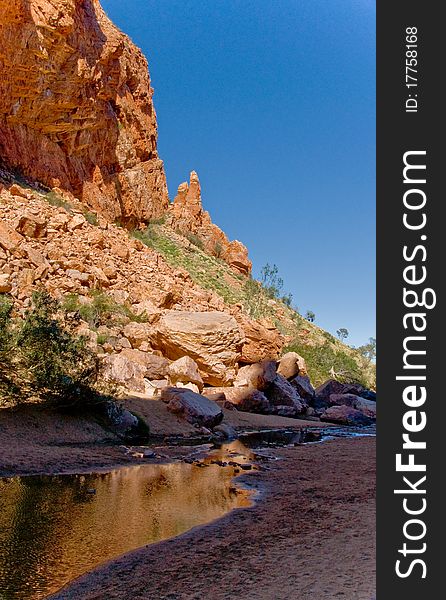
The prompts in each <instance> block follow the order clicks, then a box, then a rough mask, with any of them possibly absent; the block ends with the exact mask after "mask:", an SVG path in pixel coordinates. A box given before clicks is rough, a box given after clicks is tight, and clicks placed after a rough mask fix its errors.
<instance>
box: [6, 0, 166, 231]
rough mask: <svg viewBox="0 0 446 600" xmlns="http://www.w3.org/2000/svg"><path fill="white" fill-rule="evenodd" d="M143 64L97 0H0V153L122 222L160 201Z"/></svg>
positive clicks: (161, 183) (160, 208) (140, 217)
mask: <svg viewBox="0 0 446 600" xmlns="http://www.w3.org/2000/svg"><path fill="white" fill-rule="evenodd" d="M152 94H153V90H152V88H151V87H150V78H149V73H148V68H147V62H146V59H145V58H144V56H143V55H142V53H141V51H140V50H139V49H138V48H136V46H134V44H132V42H131V41H130V40H129V38H128V37H127V36H126V35H124V34H123V33H121V32H120V31H119V30H118V29H117V28H116V27H115V26H114V25H113V24H112V23H111V21H110V20H109V19H108V18H107V16H106V15H105V14H104V12H103V10H102V8H101V6H100V4H99V2H98V0H0V157H1V160H2V161H3V162H4V163H5V164H6V166H8V167H12V168H14V169H17V170H18V171H20V172H22V173H23V174H24V175H26V176H27V177H30V178H32V179H35V180H38V181H40V182H42V183H44V184H46V185H48V186H49V187H56V186H57V187H60V188H62V189H64V190H69V191H71V192H72V193H73V194H74V195H75V196H77V197H79V198H80V199H81V200H82V201H83V202H84V203H85V204H87V205H88V206H89V207H90V208H91V209H92V210H94V211H96V212H98V213H101V214H102V215H104V216H105V217H106V218H107V219H109V220H115V219H120V220H122V221H124V222H127V223H129V224H131V223H136V222H137V221H147V220H149V219H150V218H152V217H158V216H160V215H162V214H163V213H164V212H165V211H166V210H167V207H168V202H169V201H168V194H167V187H166V180H165V174H164V169H163V163H162V161H161V160H160V159H159V157H158V153H157V123H156V115H155V110H154V107H153V102H152Z"/></svg>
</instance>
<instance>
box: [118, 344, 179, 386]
mask: <svg viewBox="0 0 446 600" xmlns="http://www.w3.org/2000/svg"><path fill="white" fill-rule="evenodd" d="M121 355H122V356H125V357H126V358H128V359H129V360H130V361H132V362H134V363H138V364H139V365H141V366H142V367H143V369H144V370H143V376H144V377H145V378H146V379H154V380H161V379H164V378H165V377H166V376H167V373H168V369H169V364H170V361H169V360H168V359H167V358H164V357H163V356H158V355H157V354H152V353H151V352H142V351H141V350H137V349H133V348H125V349H124V350H122V352H121Z"/></svg>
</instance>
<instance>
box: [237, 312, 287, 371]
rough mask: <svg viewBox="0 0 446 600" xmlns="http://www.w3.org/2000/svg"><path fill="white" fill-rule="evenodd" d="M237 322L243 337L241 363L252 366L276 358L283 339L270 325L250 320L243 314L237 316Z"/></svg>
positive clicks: (265, 322)
mask: <svg viewBox="0 0 446 600" xmlns="http://www.w3.org/2000/svg"><path fill="white" fill-rule="evenodd" d="M238 321H239V323H240V326H241V328H242V331H243V333H244V336H245V343H244V344H243V348H242V355H241V358H240V361H241V362H243V363H248V364H252V363H257V362H261V361H262V360H265V359H272V360H276V359H277V358H278V356H279V354H280V351H281V350H282V347H283V344H284V338H283V336H282V335H281V334H280V332H279V331H278V330H277V329H276V327H275V326H274V325H273V324H272V323H269V322H267V321H264V322H260V321H254V320H250V319H248V318H247V317H245V316H244V315H243V314H240V315H239V316H238Z"/></svg>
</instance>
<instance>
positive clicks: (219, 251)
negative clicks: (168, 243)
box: [168, 171, 252, 275]
mask: <svg viewBox="0 0 446 600" xmlns="http://www.w3.org/2000/svg"><path fill="white" fill-rule="evenodd" d="M168 223H169V224H170V226H171V227H172V228H173V229H175V230H178V231H179V232H181V233H182V234H183V235H186V236H187V235H188V234H189V235H190V234H193V235H195V236H196V237H197V238H198V239H199V240H200V241H201V243H202V244H203V247H204V249H205V250H206V252H209V254H212V255H213V256H217V257H219V258H221V259H223V260H224V261H225V262H227V263H228V264H229V265H230V266H231V267H233V268H234V269H235V270H236V271H239V272H240V273H243V274H244V275H249V274H250V273H251V270H252V263H251V261H250V260H249V258H248V250H247V249H246V247H245V246H244V245H243V244H242V243H241V242H239V241H238V240H235V241H233V242H230V241H229V240H228V238H227V236H226V234H225V233H224V232H223V231H222V230H221V229H220V228H219V227H217V225H215V224H214V223H212V221H211V217H210V216H209V213H208V212H207V211H205V210H204V209H203V205H202V201H201V186H200V181H199V179H198V175H197V173H196V172H195V171H192V172H191V174H190V183H189V185H188V184H187V183H186V182H184V183H182V184H181V185H180V186H179V187H178V192H177V195H176V197H175V200H174V201H173V204H171V206H170V208H169V215H168Z"/></svg>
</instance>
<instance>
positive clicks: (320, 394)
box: [314, 379, 345, 408]
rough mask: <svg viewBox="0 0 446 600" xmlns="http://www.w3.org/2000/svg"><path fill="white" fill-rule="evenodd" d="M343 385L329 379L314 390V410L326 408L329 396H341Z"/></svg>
mask: <svg viewBox="0 0 446 600" xmlns="http://www.w3.org/2000/svg"><path fill="white" fill-rule="evenodd" d="M344 388H345V385H344V384H343V383H341V382H340V381H336V379H329V380H328V381H326V382H325V383H323V384H322V385H320V386H319V387H317V388H316V390H315V394H316V395H315V400H314V406H315V408H327V407H328V406H329V404H330V396H331V394H343V393H344Z"/></svg>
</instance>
